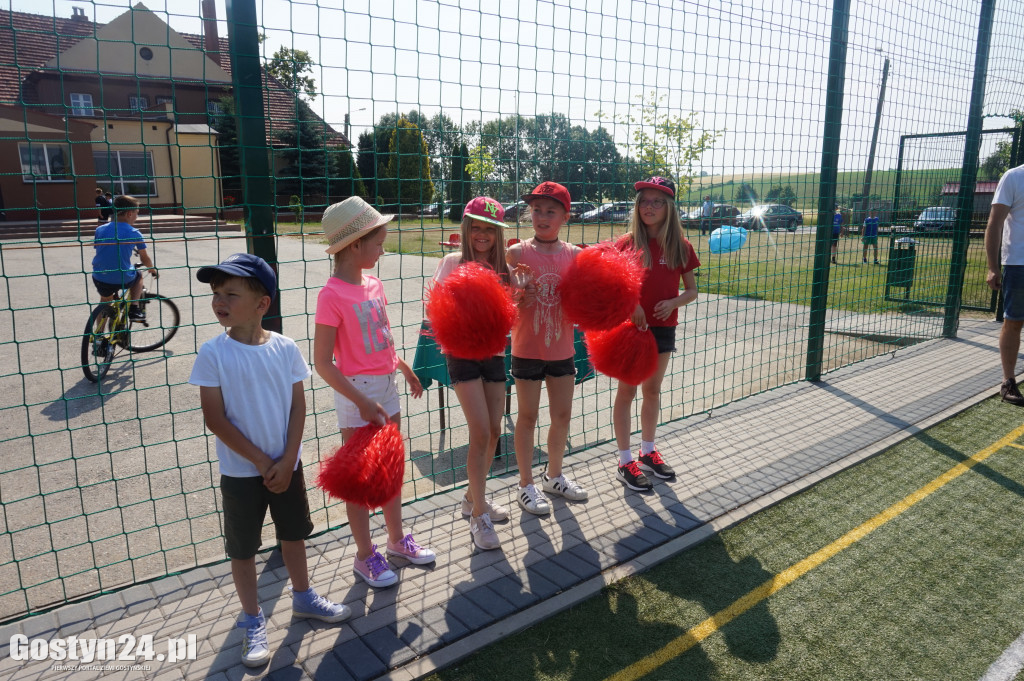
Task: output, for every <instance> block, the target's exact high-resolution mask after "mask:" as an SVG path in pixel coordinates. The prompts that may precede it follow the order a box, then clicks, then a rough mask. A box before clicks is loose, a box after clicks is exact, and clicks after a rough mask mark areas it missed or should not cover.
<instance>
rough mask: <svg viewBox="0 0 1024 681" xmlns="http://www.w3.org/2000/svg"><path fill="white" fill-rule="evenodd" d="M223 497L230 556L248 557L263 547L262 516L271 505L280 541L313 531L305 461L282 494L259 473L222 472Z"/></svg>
mask: <svg viewBox="0 0 1024 681" xmlns="http://www.w3.org/2000/svg"><path fill="white" fill-rule="evenodd" d="M220 497H221V502H222V503H223V504H224V543H225V544H226V546H227V553H228V557H229V558H235V559H237V560H246V559H248V558H252V557H253V556H255V555H256V552H257V551H259V550H260V544H261V543H262V537H261V535H262V534H263V519H264V518H266V516H267V509H268V508H269V509H270V517H271V518H273V520H274V530H275V531H276V533H277V539H278V541H301V540H303V539H305V538H306V537H308V536H309V535H310V534H312V533H313V521H312V520H311V519H310V517H309V500H308V499H306V479H305V478H304V477H303V475H302V464H299V467H298V468H296V469H295V472H293V473H292V481H291V483H290V484H289V485H288V489H286V490H285V491H284V492H281V493H280V494H274V493H273V492H271V491H270V490H268V489H267V488H266V486H265V485H264V484H263V478H262V477H259V476H256V477H253V478H234V477H230V476H227V475H222V476H220Z"/></svg>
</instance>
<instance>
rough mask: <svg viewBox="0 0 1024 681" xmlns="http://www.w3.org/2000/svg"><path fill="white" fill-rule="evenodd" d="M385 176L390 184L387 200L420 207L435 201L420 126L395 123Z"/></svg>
mask: <svg viewBox="0 0 1024 681" xmlns="http://www.w3.org/2000/svg"><path fill="white" fill-rule="evenodd" d="M384 177H386V178H387V180H388V182H389V183H390V187H389V189H390V191H389V193H388V198H393V199H395V200H397V201H398V202H399V203H400V204H404V205H415V206H420V205H422V204H424V203H430V201H431V199H433V198H434V184H433V182H431V181H430V157H429V155H428V154H427V143H426V142H425V141H424V139H423V135H422V134H421V133H420V129H419V126H417V125H416V124H415V123H413V122H411V121H409V120H407V119H405V118H399V119H398V121H397V122H396V123H395V129H394V131H393V132H392V135H391V142H390V143H389V145H388V163H387V167H386V170H385V175H384Z"/></svg>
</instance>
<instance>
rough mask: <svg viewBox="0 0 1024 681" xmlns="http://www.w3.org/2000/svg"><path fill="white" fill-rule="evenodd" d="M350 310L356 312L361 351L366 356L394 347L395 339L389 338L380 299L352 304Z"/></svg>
mask: <svg viewBox="0 0 1024 681" xmlns="http://www.w3.org/2000/svg"><path fill="white" fill-rule="evenodd" d="M352 308H353V309H354V310H355V311H356V316H357V317H358V318H359V328H360V329H362V331H363V349H364V350H366V354H368V355H369V354H372V353H374V352H380V351H381V350H386V349H387V348H389V347H394V345H395V339H394V338H392V336H391V328H390V327H389V326H388V316H387V315H386V314H385V313H384V301H383V300H381V299H380V298H374V299H372V300H364V301H362V302H360V303H353V304H352ZM378 332H379V333H378ZM378 338H379V339H380V340H378Z"/></svg>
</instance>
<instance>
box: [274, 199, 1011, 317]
mask: <svg viewBox="0 0 1024 681" xmlns="http://www.w3.org/2000/svg"><path fill="white" fill-rule="evenodd" d="M458 229H459V226H458V224H457V223H452V222H448V221H444V222H442V221H439V220H436V219H434V220H422V221H421V220H418V219H417V220H405V221H396V222H394V223H392V224H391V225H389V229H388V237H387V240H386V241H385V243H384V247H385V249H387V250H388V251H390V252H393V253H407V254H412V255H422V256H427V257H435V258H439V257H441V256H443V255H444V254H445V253H448V252H450V249H447V248H445V247H442V246H441V245H440V243H439V242H441V241H448V238H449V236H450V235H451V234H455V233H458ZM279 230H280V232H279V233H280V234H282V235H293V236H298V235H306V236H307V237H308V238H310V237H311V236H312V235H316V234H321V226H320V223H318V222H307V223H304V224H303V225H291V224H282V225H280V226H279ZM625 231H626V224H625V223H614V224H613V223H600V224H588V225H581V224H571V225H569V227H568V229H567V230H563V231H562V234H561V236H562V238H563V239H566V240H567V241H569V242H571V243H581V244H594V243H597V242H599V241H602V240H605V239H611V238H614V237H617V236H619V235H621V234H623V233H624V232H625ZM532 233H533V230H532V229H531V228H530V225H529V223H523V224H521V225H519V226H517V225H516V224H515V223H508V224H507V225H506V228H505V239H506V240H508V239H511V238H519V239H526V238H528V237H529V236H531V235H532ZM687 236H688V238H689V239H690V241H691V242H692V243H693V246H694V248H695V249H696V250H697V254H698V257H699V258H700V260H701V268H700V270H699V271H698V275H697V276H698V279H697V282H698V286H699V288H700V290H701V291H702V292H705V293H713V294H719V295H729V296H744V297H748V298H756V299H759V300H770V301H773V302H781V303H795V304H799V305H810V302H811V283H812V280H813V274H814V262H813V261H814V245H815V244H814V234H813V232H812V231H798V232H794V233H789V232H784V231H783V232H772V233H770V234H768V233H765V232H750V234H749V238H748V241H747V244H746V245H745V246H744V247H743V248H742V249H740V250H739V251H737V252H735V253H729V254H724V255H715V254H712V253H711V252H710V250H709V249H708V238H707V237H706V236H704V237H702V236H700V235H699V233H698V231H697V230H696V229H693V230H690V231H689V232H688V235H687ZM889 241H890V238H889V237H888V236H885V235H883V236H880V237H879V239H878V242H879V243H878V249H879V259H880V260H881V262H882V263H883V264H882V265H873V264H868V265H862V264H861V252H862V245H861V241H860V239H859V238H858V237H856V236H852V237H847V238H844V239H842V240H841V241H840V245H839V264H838V265H837V266H833V267H832V268H831V270H830V274H829V279H830V281H829V301H828V302H829V307H831V308H838V309H844V310H849V311H851V312H861V313H873V312H889V311H893V310H897V311H900V312H904V313H928V314H931V313H941V307H936V305H935V304H939V305H941V304H942V303H944V301H945V298H946V285H947V280H948V277H949V259H950V256H951V252H952V240H951V239H948V238H931V237H930V238H923V239H918V243H917V244H916V266H915V268H914V277H913V279H914V284H913V286H912V288H911V290H910V297H909V300H908V301H907V302H902V301H894V300H886V298H885V281H886V271H887V265H886V263H888V260H889V253H888V249H889ZM872 259H873V253H871V252H869V254H868V260H869V263H870V261H871V260H872ZM967 259H968V262H967V270H966V274H965V284H964V293H963V304H964V305H969V306H980V307H987V306H988V305H989V302H990V300H991V292H990V291H989V289H988V288H987V287H986V286H985V282H984V273H985V253H984V247H983V244H982V242H981V240H980V239H971V241H970V244H969V247H968V254H967ZM904 294H905V290H904V289H902V288H894V289H890V297H897V298H900V297H902V296H904ZM914 301H924V302H925V303H931V304H923V303H922V302H914ZM965 314H971V315H974V314H976V315H981V316H987V315H988V314H989V313H982V312H977V313H971V312H965Z"/></svg>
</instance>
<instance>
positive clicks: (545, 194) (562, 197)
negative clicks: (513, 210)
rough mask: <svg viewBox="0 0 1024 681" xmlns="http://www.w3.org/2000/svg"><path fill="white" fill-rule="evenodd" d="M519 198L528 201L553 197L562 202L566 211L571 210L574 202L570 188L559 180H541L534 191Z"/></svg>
mask: <svg viewBox="0 0 1024 681" xmlns="http://www.w3.org/2000/svg"><path fill="white" fill-rule="evenodd" d="M519 198H521V199H522V200H523V201H526V202H527V203H529V202H530V201H532V200H533V199H553V200H555V201H558V202H559V203H560V204H562V207H563V208H565V212H566V213H568V212H570V208H569V206H570V204H571V203H572V198H571V197H570V196H569V190H568V189H566V188H565V187H563V186H562V185H560V184H558V183H557V182H541V183H540V184H538V185H537V186H536V187H534V188H533V191H532V192H530V193H529V194H523V195H522V196H521V197H519Z"/></svg>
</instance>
